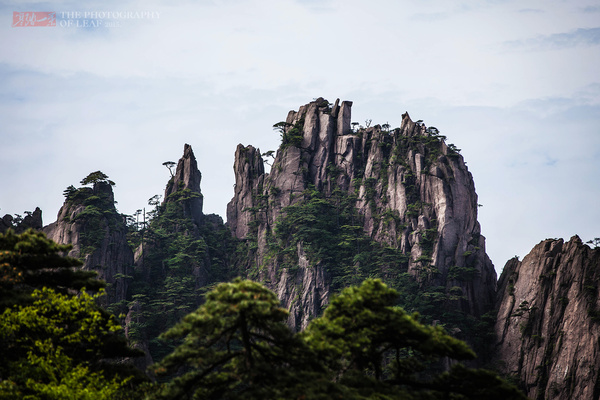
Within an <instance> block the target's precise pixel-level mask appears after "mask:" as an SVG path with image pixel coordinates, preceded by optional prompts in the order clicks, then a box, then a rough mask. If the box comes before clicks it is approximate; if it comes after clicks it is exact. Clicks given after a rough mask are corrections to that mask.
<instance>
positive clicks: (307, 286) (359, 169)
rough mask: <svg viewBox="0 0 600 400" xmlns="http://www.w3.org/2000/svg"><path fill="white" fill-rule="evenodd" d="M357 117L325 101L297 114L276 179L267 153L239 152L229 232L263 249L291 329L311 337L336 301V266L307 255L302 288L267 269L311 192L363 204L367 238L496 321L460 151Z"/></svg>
mask: <svg viewBox="0 0 600 400" xmlns="http://www.w3.org/2000/svg"><path fill="white" fill-rule="evenodd" d="M351 107H352V102H350V101H343V102H341V103H340V101H339V100H337V101H336V102H335V104H331V103H329V102H327V101H326V100H325V99H323V98H319V99H316V100H315V101H313V102H311V103H309V104H306V105H304V106H302V107H300V108H299V110H298V111H290V112H289V114H288V116H287V119H286V120H285V121H284V122H282V123H279V124H278V126H279V127H280V129H281V134H282V145H281V146H280V148H279V150H278V151H277V155H276V157H275V160H274V162H273V165H272V168H271V171H270V173H269V174H266V173H264V169H263V167H262V164H263V160H262V158H261V156H260V151H259V150H258V149H255V148H254V147H252V146H247V147H244V146H242V145H239V146H238V148H237V150H236V154H235V166H234V171H235V178H236V184H235V193H234V197H233V199H232V200H231V202H230V203H229V204H228V208H227V223H228V225H229V227H230V228H231V231H232V232H233V234H234V235H235V236H236V237H238V238H240V239H245V240H253V241H255V242H256V251H255V253H254V256H255V260H254V262H255V263H256V265H261V266H262V268H263V269H262V272H261V276H260V279H261V280H262V281H264V282H266V283H267V284H268V285H269V286H270V287H271V288H272V289H274V290H275V291H276V292H277V293H278V295H279V297H280V298H281V300H282V301H283V303H284V304H285V305H286V306H287V307H288V308H289V309H290V310H291V311H292V312H291V314H290V324H291V325H292V326H294V327H296V328H303V327H305V326H306V324H307V323H308V321H309V319H310V318H311V316H312V315H315V314H317V313H318V312H319V311H320V310H321V309H322V308H323V307H324V306H325V305H326V304H327V301H328V298H329V294H330V283H331V278H332V276H331V274H330V272H329V271H328V268H327V265H322V264H319V263H315V262H304V261H303V260H305V259H306V257H307V255H306V253H305V252H304V250H303V249H302V246H299V247H298V250H297V251H298V254H297V258H298V260H299V262H298V264H299V265H298V270H297V271H296V273H295V274H294V276H293V279H292V277H291V276H290V274H289V273H287V271H285V269H282V268H281V266H278V265H276V264H277V263H276V262H274V261H272V260H269V259H265V257H266V255H267V253H268V245H267V238H268V236H269V235H270V234H271V233H272V229H273V227H274V226H275V224H276V221H277V219H278V218H279V216H280V215H281V213H282V212H283V211H284V210H285V207H287V206H290V205H292V204H295V203H297V202H298V201H299V200H300V199H301V198H302V194H303V192H304V191H305V190H306V189H307V188H309V187H314V188H315V189H316V190H318V191H320V192H321V193H323V194H324V196H325V197H326V198H328V197H331V196H332V195H333V193H334V192H335V191H342V192H344V193H347V194H351V193H354V194H356V195H357V198H358V200H357V202H356V208H357V210H358V211H359V214H360V215H361V216H362V220H363V222H362V223H363V229H364V231H365V232H366V233H367V234H368V235H370V237H371V238H373V239H374V240H376V241H378V242H380V243H384V244H386V245H388V246H391V247H393V248H395V249H401V250H402V253H403V254H405V255H406V256H407V257H408V261H407V265H406V270H407V271H408V272H410V273H411V274H412V275H413V276H415V277H416V278H417V279H418V280H419V281H420V282H422V283H423V284H424V285H436V286H440V285H441V286H444V287H446V289H447V290H448V291H449V290H450V289H451V288H454V293H459V294H460V296H457V297H459V298H460V299H458V300H454V303H455V304H454V307H456V308H459V309H461V310H464V312H467V313H469V314H471V315H474V316H479V315H481V314H483V313H485V312H487V311H489V310H490V309H491V308H492V307H493V302H494V293H495V285H496V273H495V271H494V268H493V265H492V263H491V261H490V259H489V258H488V256H487V255H486V253H485V239H484V237H483V236H482V235H481V231H480V226H479V223H478V222H477V206H478V205H477V195H476V193H475V187H474V184H473V179H472V176H471V174H470V173H469V171H468V169H467V167H466V165H465V163H464V160H463V158H462V156H461V155H460V154H459V153H458V149H456V148H455V147H454V146H448V145H446V143H445V141H444V139H445V138H443V137H442V136H441V135H439V133H438V132H437V129H435V128H427V127H426V126H425V125H424V124H422V123H421V122H418V123H416V122H413V121H412V120H411V119H410V117H409V116H408V114H407V113H406V114H404V115H403V119H402V124H401V126H400V127H399V128H396V129H393V130H390V129H389V127H386V128H385V129H384V128H382V127H381V126H379V125H376V126H374V127H368V128H362V129H356V130H353V128H352V124H351ZM313 261H314V260H313ZM309 264H310V265H311V266H310V267H308V265H309Z"/></svg>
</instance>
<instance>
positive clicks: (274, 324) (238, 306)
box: [151, 279, 310, 399]
mask: <svg viewBox="0 0 600 400" xmlns="http://www.w3.org/2000/svg"><path fill="white" fill-rule="evenodd" d="M287 314H288V313H287V311H286V310H284V309H283V308H281V307H280V305H279V300H278V299H277V296H276V295H275V294H274V293H273V292H271V291H269V290H267V289H266V288H264V287H263V286H261V285H260V284H258V283H254V282H251V281H242V280H240V279H237V280H236V281H234V282H233V283H222V284H219V285H218V286H216V287H215V289H214V290H212V291H211V292H209V293H208V294H207V296H206V302H205V303H204V304H203V305H202V306H201V307H200V308H199V309H198V310H197V311H195V312H193V313H191V314H189V315H187V316H186V317H185V318H184V319H183V320H182V321H181V322H180V323H178V324H177V325H175V326H174V327H173V328H171V329H170V330H168V331H167V332H166V333H165V334H164V335H162V337H163V338H165V339H183V341H182V343H181V344H180V345H179V346H178V347H177V348H176V349H175V351H174V352H173V353H171V354H170V355H168V356H167V357H165V359H164V360H163V361H162V362H160V363H158V364H157V365H155V367H154V369H155V371H156V372H157V373H162V374H165V373H174V372H176V371H184V373H183V374H182V375H180V376H177V377H175V378H173V379H172V380H170V381H168V382H166V383H165V384H162V385H160V386H159V387H158V390H157V391H156V392H155V394H154V395H152V396H151V398H153V399H174V398H199V399H213V398H214V399H217V398H218V399H269V398H282V396H281V393H282V391H286V390H290V389H291V388H292V387H294V386H297V385H300V384H302V383H303V382H304V380H303V379H302V378H303V375H302V374H301V373H300V374H292V373H290V371H288V370H293V369H295V368H296V367H298V366H299V365H304V364H310V359H308V358H307V357H306V356H307V354H303V353H302V351H305V352H308V349H307V348H306V347H305V346H303V344H302V342H301V341H300V340H298V338H296V337H294V335H293V334H292V332H291V331H290V329H289V328H288V327H287V325H286V324H285V322H284V321H285V319H286V318H287ZM299 372H301V370H300V371H299ZM298 394H300V392H298ZM284 398H289V397H287V396H285V397H284Z"/></svg>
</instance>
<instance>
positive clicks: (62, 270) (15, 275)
mask: <svg viewBox="0 0 600 400" xmlns="http://www.w3.org/2000/svg"><path fill="white" fill-rule="evenodd" d="M69 250H71V245H60V244H57V243H54V242H53V241H51V240H49V239H48V238H46V235H45V234H44V233H42V232H37V231H34V230H32V229H30V230H27V231H26V232H24V233H22V234H15V233H14V232H13V231H11V230H8V231H7V232H6V233H5V234H0V307H3V306H8V305H12V304H17V303H21V302H25V301H26V300H27V298H29V296H30V293H31V292H32V291H33V290H34V289H36V288H37V289H39V288H42V287H50V288H53V289H54V290H55V291H57V292H59V293H68V292H69V291H70V290H76V291H79V290H81V289H82V288H84V287H85V288H87V289H88V290H92V291H95V290H98V289H100V288H102V287H104V286H105V283H104V282H101V281H98V280H97V279H96V276H97V275H96V272H93V271H83V270H82V269H79V268H78V267H80V266H81V265H82V262H81V261H79V260H78V259H75V258H72V257H64V256H63V255H62V254H64V253H67V252H68V251H69Z"/></svg>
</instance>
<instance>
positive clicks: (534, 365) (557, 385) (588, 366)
mask: <svg viewBox="0 0 600 400" xmlns="http://www.w3.org/2000/svg"><path fill="white" fill-rule="evenodd" d="M599 286H600V249H599V248H596V249H591V248H590V247H589V246H587V245H585V244H583V243H582V242H581V240H580V239H579V237H577V236H574V237H572V238H571V240H569V241H568V242H567V243H564V241H563V240H562V239H560V240H555V239H548V240H544V241H542V242H541V243H539V244H538V245H537V246H535V247H534V248H533V250H532V251H531V252H530V253H529V254H528V255H527V256H525V257H524V258H523V261H519V260H518V259H516V258H514V259H512V260H510V261H508V263H507V264H506V266H505V267H504V270H503V272H502V275H501V277H500V281H499V287H498V300H497V301H498V303H497V304H498V310H499V311H498V317H497V322H496V327H495V330H496V335H497V338H498V343H497V345H496V359H497V361H498V364H499V365H500V366H501V369H502V370H503V372H504V373H506V374H510V375H513V376H514V377H515V378H516V379H517V380H518V381H519V382H520V384H521V386H522V388H523V389H524V391H525V393H526V394H527V396H529V397H530V398H532V399H561V400H562V399H565V400H566V399H599V398H600V339H599V338H600V297H599V295H598V294H599V292H598V289H599Z"/></svg>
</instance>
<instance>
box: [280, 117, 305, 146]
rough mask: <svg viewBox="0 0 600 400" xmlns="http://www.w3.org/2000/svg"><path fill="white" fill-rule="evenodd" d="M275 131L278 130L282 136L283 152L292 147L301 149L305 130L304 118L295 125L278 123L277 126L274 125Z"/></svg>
mask: <svg viewBox="0 0 600 400" xmlns="http://www.w3.org/2000/svg"><path fill="white" fill-rule="evenodd" d="M273 129H276V130H278V131H279V133H280V134H281V146H280V149H281V150H283V149H285V148H287V147H290V146H294V147H300V145H301V144H302V139H303V137H304V134H303V131H302V130H303V129H304V117H303V118H302V119H300V120H299V121H298V122H296V123H295V124H294V125H292V124H289V123H287V122H283V121H282V122H278V123H276V124H275V125H273Z"/></svg>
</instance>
